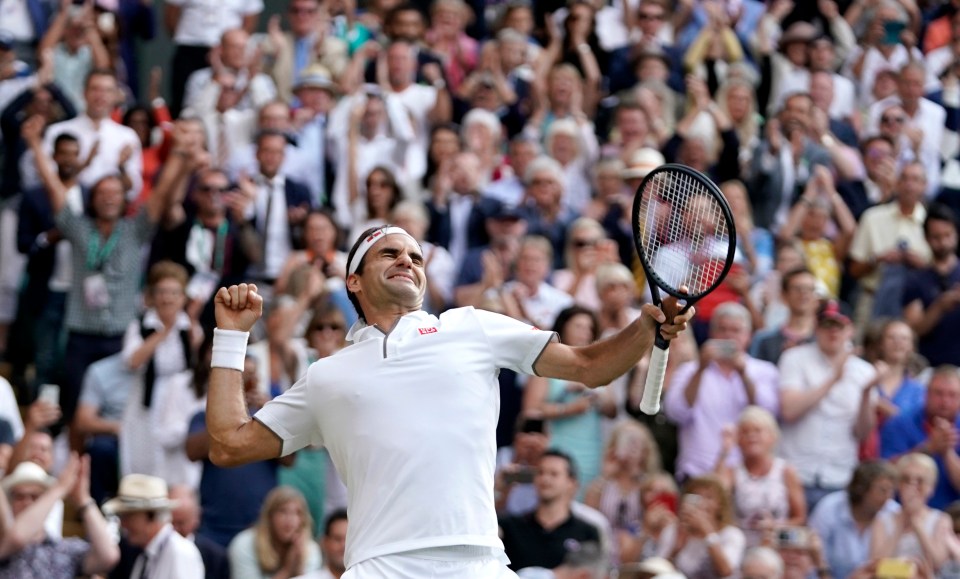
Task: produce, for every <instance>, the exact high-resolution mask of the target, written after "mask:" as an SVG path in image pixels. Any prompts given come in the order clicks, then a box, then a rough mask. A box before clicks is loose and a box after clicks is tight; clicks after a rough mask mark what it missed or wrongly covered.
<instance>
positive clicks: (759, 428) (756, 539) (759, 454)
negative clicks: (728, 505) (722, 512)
mask: <svg viewBox="0 0 960 579" xmlns="http://www.w3.org/2000/svg"><path fill="white" fill-rule="evenodd" d="M779 439H780V427H779V426H777V419H776V418H774V416H773V414H771V413H770V412H769V411H767V410H765V409H763V408H760V407H759V406H748V407H747V408H745V409H744V411H743V412H742V413H740V419H739V420H738V421H737V427H736V431H735V432H734V431H733V430H732V429H731V430H730V432H729V434H728V433H726V432H725V433H724V445H723V450H722V451H721V459H720V460H719V461H718V462H717V475H718V476H719V477H720V480H721V481H723V483H724V486H726V487H727V488H728V489H730V493H731V497H732V499H733V508H734V514H735V516H736V519H737V526H738V527H740V528H741V529H743V531H744V533H745V534H746V537H747V545H748V546H751V547H755V546H758V545H760V543H761V541H762V539H763V535H764V532H765V531H767V530H772V529H774V528H776V527H779V526H800V525H803V523H804V521H805V520H806V513H807V503H806V500H805V499H804V496H803V485H802V484H801V482H800V477H799V476H797V471H796V470H795V469H794V468H793V467H792V466H790V465H789V464H787V462H786V461H785V460H783V459H782V458H780V457H778V456H776V454H775V453H776V447H777V441H778V440H779ZM734 444H736V446H737V447H739V449H740V455H741V457H742V460H741V461H740V463H739V464H737V465H735V466H727V465H726V464H725V460H724V459H725V458H726V455H727V454H728V452H729V451H730V450H732V447H733V446H734Z"/></svg>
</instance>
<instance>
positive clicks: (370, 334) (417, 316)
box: [346, 310, 437, 344]
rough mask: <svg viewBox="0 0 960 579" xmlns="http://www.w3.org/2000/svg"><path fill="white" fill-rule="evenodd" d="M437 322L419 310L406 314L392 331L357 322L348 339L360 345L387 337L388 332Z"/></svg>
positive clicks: (349, 332) (431, 316)
mask: <svg viewBox="0 0 960 579" xmlns="http://www.w3.org/2000/svg"><path fill="white" fill-rule="evenodd" d="M436 321H437V320H436V318H435V317H434V316H433V315H431V314H429V313H427V312H425V311H423V310H417V311H415V312H410V313H408V314H404V315H403V316H401V318H400V319H399V320H398V321H397V324H396V326H394V327H393V329H390V330H383V329H381V328H379V327H377V326H368V325H367V323H366V322H365V321H363V320H357V321H356V322H355V323H354V324H353V326H351V327H350V331H348V332H347V338H346V339H347V341H348V342H352V343H354V344H359V343H360V342H363V341H366V340H371V339H374V338H381V337H383V336H385V335H386V334H387V333H388V332H392V331H393V330H396V329H397V328H402V327H404V326H407V325H410V324H413V323H426V322H432V323H436Z"/></svg>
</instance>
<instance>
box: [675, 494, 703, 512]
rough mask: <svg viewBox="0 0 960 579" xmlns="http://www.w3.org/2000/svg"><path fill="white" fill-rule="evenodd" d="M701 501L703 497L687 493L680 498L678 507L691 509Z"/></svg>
mask: <svg viewBox="0 0 960 579" xmlns="http://www.w3.org/2000/svg"><path fill="white" fill-rule="evenodd" d="M702 502H703V497H701V496H700V495H693V494H687V495H683V498H682V499H680V507H681V508H683V509H693V508H696V507H698V506H700V503H702Z"/></svg>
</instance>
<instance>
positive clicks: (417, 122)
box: [393, 84, 437, 180]
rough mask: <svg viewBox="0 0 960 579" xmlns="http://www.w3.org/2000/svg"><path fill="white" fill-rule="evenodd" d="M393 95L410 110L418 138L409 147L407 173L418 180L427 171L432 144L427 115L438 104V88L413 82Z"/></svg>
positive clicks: (410, 177)
mask: <svg viewBox="0 0 960 579" xmlns="http://www.w3.org/2000/svg"><path fill="white" fill-rule="evenodd" d="M393 95H394V96H395V97H396V98H397V100H399V101H400V103H401V104H402V105H403V106H404V107H405V108H406V109H407V111H409V112H410V118H411V119H412V120H413V130H414V132H415V133H416V138H415V139H414V141H413V142H412V143H411V144H410V146H409V147H407V156H406V162H405V165H406V173H407V177H408V178H409V179H411V180H418V179H420V178H421V177H423V175H424V173H426V172H427V147H428V146H429V144H430V123H429V122H427V115H429V114H430V111H432V110H433V107H435V106H436V105H437V89H435V88H433V87H432V86H424V85H422V84H411V85H410V86H408V87H407V88H405V89H403V90H402V91H400V92H395V93H393Z"/></svg>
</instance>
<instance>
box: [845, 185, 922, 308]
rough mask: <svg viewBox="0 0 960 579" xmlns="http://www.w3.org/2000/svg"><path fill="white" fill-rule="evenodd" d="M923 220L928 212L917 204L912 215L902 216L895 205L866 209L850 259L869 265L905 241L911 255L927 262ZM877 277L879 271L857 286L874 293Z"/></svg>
mask: <svg viewBox="0 0 960 579" xmlns="http://www.w3.org/2000/svg"><path fill="white" fill-rule="evenodd" d="M926 217H927V210H926V209H924V207H923V205H921V204H919V203H918V204H917V206H916V207H915V208H914V210H913V213H912V214H911V215H904V214H903V213H902V212H901V211H900V206H899V205H898V204H897V203H896V202H893V203H886V204H884V205H877V206H875V207H871V208H870V209H867V210H866V211H864V213H863V215H861V216H860V224H859V226H858V227H857V231H856V233H855V234H854V236H853V241H852V242H851V243H850V258H851V259H855V260H857V261H859V262H862V263H870V262H872V261H874V260H876V259H877V257H878V256H880V255H881V254H883V253H886V252H888V251H890V250H891V249H894V248H895V247H897V244H898V243H899V242H900V241H905V242H906V244H907V247H908V248H909V249H910V250H911V251H914V252H916V253H917V254H919V255H920V257H923V258H924V259H927V260H929V259H930V257H931V254H930V246H929V245H927V239H926V237H925V236H924V234H923V221H924V219H926ZM880 275H881V271H880V268H878V269H877V271H874V272H872V273H871V274H869V275H867V276H865V277H864V278H863V279H861V280H860V284H861V285H862V286H863V287H864V288H866V289H868V290H871V291H872V290H875V289H876V288H877V284H878V283H880Z"/></svg>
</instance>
